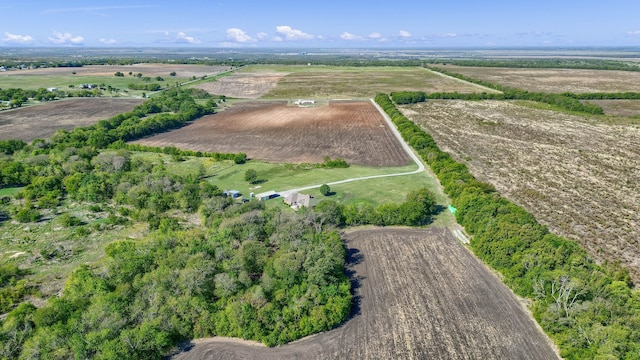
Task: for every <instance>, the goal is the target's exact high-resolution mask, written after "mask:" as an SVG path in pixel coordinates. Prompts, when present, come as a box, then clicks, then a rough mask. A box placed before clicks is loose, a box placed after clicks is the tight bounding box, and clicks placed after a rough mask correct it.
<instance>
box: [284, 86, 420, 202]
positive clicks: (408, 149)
mask: <svg viewBox="0 0 640 360" xmlns="http://www.w3.org/2000/svg"><path fill="white" fill-rule="evenodd" d="M369 101H371V103H372V104H373V106H375V107H376V109H378V112H380V115H382V117H383V118H384V120H385V121H386V122H387V126H388V127H389V129H390V130H391V132H392V133H393V135H394V136H395V137H396V139H398V142H399V143H400V144H401V145H402V148H403V149H404V151H405V152H406V153H407V154H408V155H409V156H410V157H411V159H412V160H413V162H415V163H416V164H417V165H418V169H416V170H413V171H409V172H403V173H394V174H384V175H371V176H363V177H358V178H351V179H345V180H339V181H333V182H329V183H326V184H327V185H329V186H331V185H338V184H344V183H349V182H354V181H362V180H369V179H378V178H384V177H393V176H405V175H413V174H418V173H421V172H423V171H424V170H425V167H424V164H423V163H422V161H421V160H420V158H419V157H418V156H417V155H416V154H415V153H414V152H413V150H411V147H410V146H409V144H407V143H406V142H405V141H404V139H403V138H402V135H401V134H400V132H399V131H398V129H396V127H395V125H393V122H391V119H390V118H389V115H387V113H385V112H384V110H382V108H381V107H380V105H378V104H377V103H376V102H375V101H374V100H373V99H369ZM320 186H322V184H316V185H309V186H304V187H299V188H295V189H289V190H285V191H280V192H278V194H280V196H283V197H286V196H287V195H289V194H290V193H293V192H300V191H304V190H309V189H317V188H319V187H320Z"/></svg>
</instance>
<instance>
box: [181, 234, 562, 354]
mask: <svg viewBox="0 0 640 360" xmlns="http://www.w3.org/2000/svg"><path fill="white" fill-rule="evenodd" d="M346 247H347V254H348V259H347V260H348V264H347V272H348V273H349V274H351V278H352V283H353V287H354V291H355V295H356V301H355V304H354V306H355V309H354V310H353V313H352V318H351V319H350V320H348V321H347V322H346V323H345V324H344V325H342V326H340V327H339V328H337V329H335V330H332V331H328V332H325V333H321V334H318V335H314V336H310V337H308V338H305V339H302V340H299V341H296V342H294V343H291V344H287V345H283V346H279V347H276V348H266V347H264V346H262V345H261V344H256V343H252V342H245V341H242V340H236V339H226V338H212V339H203V340H196V341H194V344H195V346H194V347H193V348H191V349H190V350H189V351H186V352H184V353H181V354H179V355H178V356H176V357H175V359H267V360H269V359H283V358H286V359H306V360H312V359H447V360H448V359H536V360H538V359H557V358H558V357H557V356H556V354H555V353H554V351H553V350H552V348H551V346H550V345H549V343H548V340H547V338H546V337H545V335H544V334H543V333H542V332H541V331H540V330H539V329H538V328H537V326H536V324H535V322H534V321H533V319H531V318H529V316H528V315H527V313H526V312H525V311H524V309H523V306H522V304H520V302H519V301H518V299H516V297H515V296H514V295H513V294H512V293H511V291H510V290H509V289H508V288H507V287H505V286H504V285H503V284H502V283H501V282H500V280H499V279H498V278H497V277H496V276H495V275H494V274H493V273H492V272H491V271H489V269H488V268H487V267H486V266H485V265H483V264H482V262H480V261H479V260H478V259H477V258H475V257H474V256H473V255H472V254H471V253H470V252H469V251H468V250H467V249H466V248H465V247H464V246H463V245H462V244H461V243H459V242H458V240H456V238H455V237H453V235H452V234H451V232H450V231H449V230H448V229H444V228H430V229H374V230H363V231H355V232H352V233H350V234H348V235H347V240H346Z"/></svg>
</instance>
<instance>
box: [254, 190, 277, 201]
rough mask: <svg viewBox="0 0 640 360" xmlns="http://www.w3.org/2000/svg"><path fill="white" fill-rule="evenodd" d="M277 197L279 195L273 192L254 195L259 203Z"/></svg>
mask: <svg viewBox="0 0 640 360" xmlns="http://www.w3.org/2000/svg"><path fill="white" fill-rule="evenodd" d="M278 196H280V195H279V194H278V193H277V192H275V191H273V190H271V191H265V192H263V193H260V194H256V195H255V197H256V199H258V200H260V201H263V200H269V199H273V198H277V197H278Z"/></svg>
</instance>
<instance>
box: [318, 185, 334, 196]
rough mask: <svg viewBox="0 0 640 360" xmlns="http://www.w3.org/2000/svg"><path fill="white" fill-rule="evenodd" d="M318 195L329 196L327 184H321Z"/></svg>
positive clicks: (329, 190) (329, 191)
mask: <svg viewBox="0 0 640 360" xmlns="http://www.w3.org/2000/svg"><path fill="white" fill-rule="evenodd" d="M320 194H322V195H324V196H329V195H330V194H331V188H330V187H329V185H327V184H322V185H321V186H320Z"/></svg>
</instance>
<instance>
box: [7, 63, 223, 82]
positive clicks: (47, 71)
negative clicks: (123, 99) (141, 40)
mask: <svg viewBox="0 0 640 360" xmlns="http://www.w3.org/2000/svg"><path fill="white" fill-rule="evenodd" d="M229 69H230V67H229V66H212V65H192V64H133V65H86V66H83V67H73V68H71V67H56V68H41V69H27V70H16V71H7V72H4V73H2V75H3V76H24V75H33V76H51V75H71V74H72V73H73V72H75V73H76V74H75V75H76V76H114V75H113V74H115V73H116V72H117V71H120V72H122V73H123V74H125V76H128V74H129V72H132V73H133V74H137V73H142V74H143V75H144V76H152V77H153V76H161V77H163V78H165V80H168V79H169V73H171V72H172V71H175V72H176V76H177V77H180V78H186V77H192V76H195V77H201V76H204V75H207V74H214V73H219V72H223V71H227V70H229Z"/></svg>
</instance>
